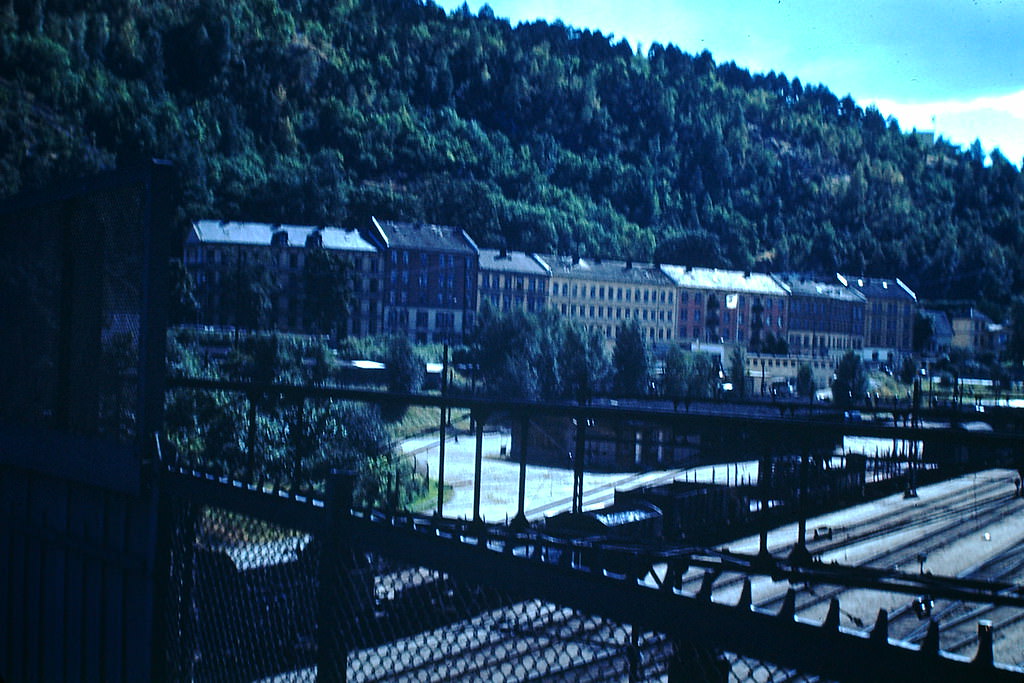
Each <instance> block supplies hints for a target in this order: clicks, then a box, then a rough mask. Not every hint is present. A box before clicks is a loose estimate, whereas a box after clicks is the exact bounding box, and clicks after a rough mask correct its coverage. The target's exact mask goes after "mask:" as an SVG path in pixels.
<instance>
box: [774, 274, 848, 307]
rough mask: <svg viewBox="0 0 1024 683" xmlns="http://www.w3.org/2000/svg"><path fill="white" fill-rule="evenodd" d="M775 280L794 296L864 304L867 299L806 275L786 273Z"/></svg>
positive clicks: (840, 286) (776, 276)
mask: <svg viewBox="0 0 1024 683" xmlns="http://www.w3.org/2000/svg"><path fill="white" fill-rule="evenodd" d="M774 278H775V280H776V281H777V282H778V283H779V284H781V285H783V286H784V287H786V288H787V289H789V293H790V294H791V295H793V296H805V297H812V298H821V299H837V300H839V301H853V302H860V303H863V302H864V301H865V300H866V299H867V297H865V296H864V295H863V294H862V293H861V292H860V291H858V290H856V289H850V288H849V287H844V286H843V285H841V284H839V283H836V282H822V281H821V280H816V279H814V278H812V277H807V276H806V275H797V274H796V273H784V274H780V275H775V276H774Z"/></svg>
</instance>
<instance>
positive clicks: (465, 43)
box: [0, 0, 1024, 304]
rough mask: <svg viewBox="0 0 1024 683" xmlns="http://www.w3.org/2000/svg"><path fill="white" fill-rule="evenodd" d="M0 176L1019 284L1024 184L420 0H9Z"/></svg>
mask: <svg viewBox="0 0 1024 683" xmlns="http://www.w3.org/2000/svg"><path fill="white" fill-rule="evenodd" d="M0 102H2V107H0V117H2V118H0V188H3V191H4V192H6V193H14V192H18V191H21V190H27V189H35V188H40V187H43V186H45V185H46V183H48V182H50V181H52V180H54V179H56V178H58V177H65V176H69V175H71V176H75V175H82V174H85V173H88V172H91V171H93V170H96V169H100V168H107V167H111V166H114V165H116V164H121V163H125V162H127V161H130V160H132V159H135V158H140V157H149V156H159V157H165V158H169V159H172V160H173V161H175V162H176V163H177V165H178V168H179V172H180V176H181V180H182V187H183V205H182V209H181V216H180V217H179V218H180V219H181V220H182V222H183V223H184V221H186V220H189V219H193V218H205V217H213V218H218V217H219V218H232V219H252V220H264V221H281V222H284V221H287V222H306V223H333V224H355V225H358V224H360V223H361V222H362V221H365V220H367V218H368V216H370V215H378V216H383V217H388V218H397V219H411V220H424V221H430V222H436V223H448V224H454V225H459V226H461V227H464V228H465V229H467V231H469V233H470V234H471V235H472V236H473V237H474V238H475V239H476V240H477V241H478V242H479V243H481V244H484V245H491V246H500V245H505V246H508V247H511V248H517V249H524V250H534V251H542V252H566V253H575V254H590V255H615V256H620V257H627V256H632V257H633V258H642V259H659V260H661V261H663V262H676V263H686V264H692V265H709V266H718V267H731V268H742V269H746V268H759V269H774V270H784V269H785V270H790V269H795V270H806V271H817V272H821V273H828V272H834V271H835V270H841V271H848V272H851V273H856V274H867V275H871V274H879V275H881V274H885V275H889V276H899V277H901V278H903V279H904V280H905V281H907V282H908V284H909V285H910V286H911V287H912V288H914V289H915V290H917V291H919V292H920V293H921V294H922V295H924V296H926V297H929V298H934V299H980V300H984V301H987V302H989V303H994V304H1005V303H1007V302H1008V301H1009V300H1010V298H1011V296H1013V295H1014V294H1018V293H1020V292H1021V291H1024V261H1022V260H1021V259H1019V258H1015V256H1016V255H1017V254H1021V253H1024V225H1022V216H1024V210H1022V200H1024V181H1022V179H1021V174H1020V172H1019V171H1018V170H1017V168H1016V167H1015V166H1014V165H1013V164H1011V163H1010V162H1009V161H1008V160H1006V159H1005V158H1003V157H1002V155H1000V154H999V153H998V152H995V153H993V154H992V158H991V161H990V163H986V159H985V157H984V155H983V154H982V152H981V149H980V146H978V145H975V146H974V147H972V148H971V149H970V150H966V151H963V150H960V149H959V148H956V147H953V146H951V145H949V144H947V143H946V142H944V141H942V140H941V139H940V140H939V141H937V142H936V143H935V144H931V143H930V142H928V141H922V140H921V139H919V137H918V136H915V135H912V134H909V133H908V131H903V130H901V129H900V127H899V125H898V124H897V122H896V121H892V120H886V119H884V118H883V117H882V116H881V115H880V114H879V113H878V112H877V111H876V110H874V109H870V108H869V109H866V110H865V109H862V108H861V107H859V106H858V105H857V104H856V102H854V101H853V100H852V99H850V98H849V97H845V98H840V97H837V96H836V95H834V94H833V93H832V92H830V91H829V90H828V89H827V87H825V86H822V85H806V84H802V83H801V82H800V81H799V79H798V78H792V79H790V78H787V77H786V76H785V75H782V74H776V73H769V74H766V75H765V74H751V73H749V72H748V71H746V70H745V69H743V68H742V67H739V66H736V65H735V64H732V63H727V64H716V63H715V61H714V59H713V57H712V55H711V54H709V53H707V52H704V53H702V54H700V55H696V56H693V55H689V54H686V53H684V52H682V51H680V50H679V49H677V48H676V47H673V46H671V45H670V46H662V45H657V44H656V45H653V46H651V48H650V49H649V50H647V51H646V53H645V54H642V55H638V54H636V53H635V52H634V50H633V49H632V48H631V46H629V45H628V44H626V43H625V42H622V41H618V40H615V39H613V38H610V37H608V36H604V35H602V34H600V33H592V32H588V31H578V30H575V29H573V28H571V27H567V26H564V25H562V24H560V23H554V24H548V23H544V22H537V23H533V24H528V25H520V26H518V27H512V26H510V25H509V24H508V22H506V21H502V20H499V19H497V18H495V17H494V16H493V15H492V14H491V13H490V11H489V10H487V9H486V8H485V9H484V10H483V11H482V12H481V14H480V15H479V16H474V15H471V14H470V13H469V11H468V10H466V9H463V10H462V11H460V12H456V13H454V14H453V15H446V13H445V12H444V11H443V10H441V9H440V8H438V7H436V6H434V5H433V4H431V3H429V2H428V3H421V2H417V1H416V0H335V1H334V2H327V1H324V2H308V1H306V2H303V0H231V1H230V2H228V1H227V0H174V1H171V0H164V1H162V2H156V1H154V2H139V1H138V0H84V1H80V2H71V1H70V0H8V1H7V2H4V3H3V4H2V5H0Z"/></svg>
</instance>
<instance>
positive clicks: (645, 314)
mask: <svg viewBox="0 0 1024 683" xmlns="http://www.w3.org/2000/svg"><path fill="white" fill-rule="evenodd" d="M560 310H561V311H562V315H570V316H576V315H579V316H580V317H582V318H587V317H590V318H598V319H602V318H608V319H610V320H611V319H614V320H629V319H630V318H631V317H632V318H633V319H635V320H645V321H646V320H651V321H654V320H659V321H661V322H667V323H671V322H672V311H666V310H664V309H660V310H657V311H649V310H648V309H646V308H644V309H640V310H632V309H629V308H622V307H621V306H616V307H615V308H614V309H613V308H612V307H611V306H608V307H605V306H593V305H591V306H584V305H580V306H577V305H576V304H561V305H560ZM588 311H589V314H588ZM655 313H657V315H655Z"/></svg>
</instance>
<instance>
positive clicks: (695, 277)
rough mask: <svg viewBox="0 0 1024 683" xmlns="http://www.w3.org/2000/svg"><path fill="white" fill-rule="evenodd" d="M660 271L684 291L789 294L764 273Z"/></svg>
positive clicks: (687, 268) (671, 268)
mask: <svg viewBox="0 0 1024 683" xmlns="http://www.w3.org/2000/svg"><path fill="white" fill-rule="evenodd" d="M661 269H662V270H663V271H664V272H665V274H666V275H667V276H668V277H670V278H671V279H672V281H673V282H675V284H676V285H677V286H679V287H683V288H686V289H714V290H720V291H729V292H743V293H749V294H764V295H766V296H786V295H787V294H789V289H788V288H787V287H786V286H785V285H782V284H780V283H778V282H776V281H775V280H774V279H772V277H771V276H770V275H766V274H764V273H752V272H750V271H746V272H743V271H739V270H718V269H717V268H695V267H691V266H675V265H663V266H661Z"/></svg>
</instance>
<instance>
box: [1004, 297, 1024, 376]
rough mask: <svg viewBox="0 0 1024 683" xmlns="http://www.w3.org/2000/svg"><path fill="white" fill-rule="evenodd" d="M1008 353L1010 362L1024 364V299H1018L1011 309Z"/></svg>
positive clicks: (1014, 301)
mask: <svg viewBox="0 0 1024 683" xmlns="http://www.w3.org/2000/svg"><path fill="white" fill-rule="evenodd" d="M1006 352H1007V355H1008V356H1009V357H1010V360H1012V361H1014V362H1016V363H1021V364H1024V297H1016V298H1015V299H1014V300H1013V306H1011V308H1010V339H1009V343H1008V347H1007V349H1006Z"/></svg>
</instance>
